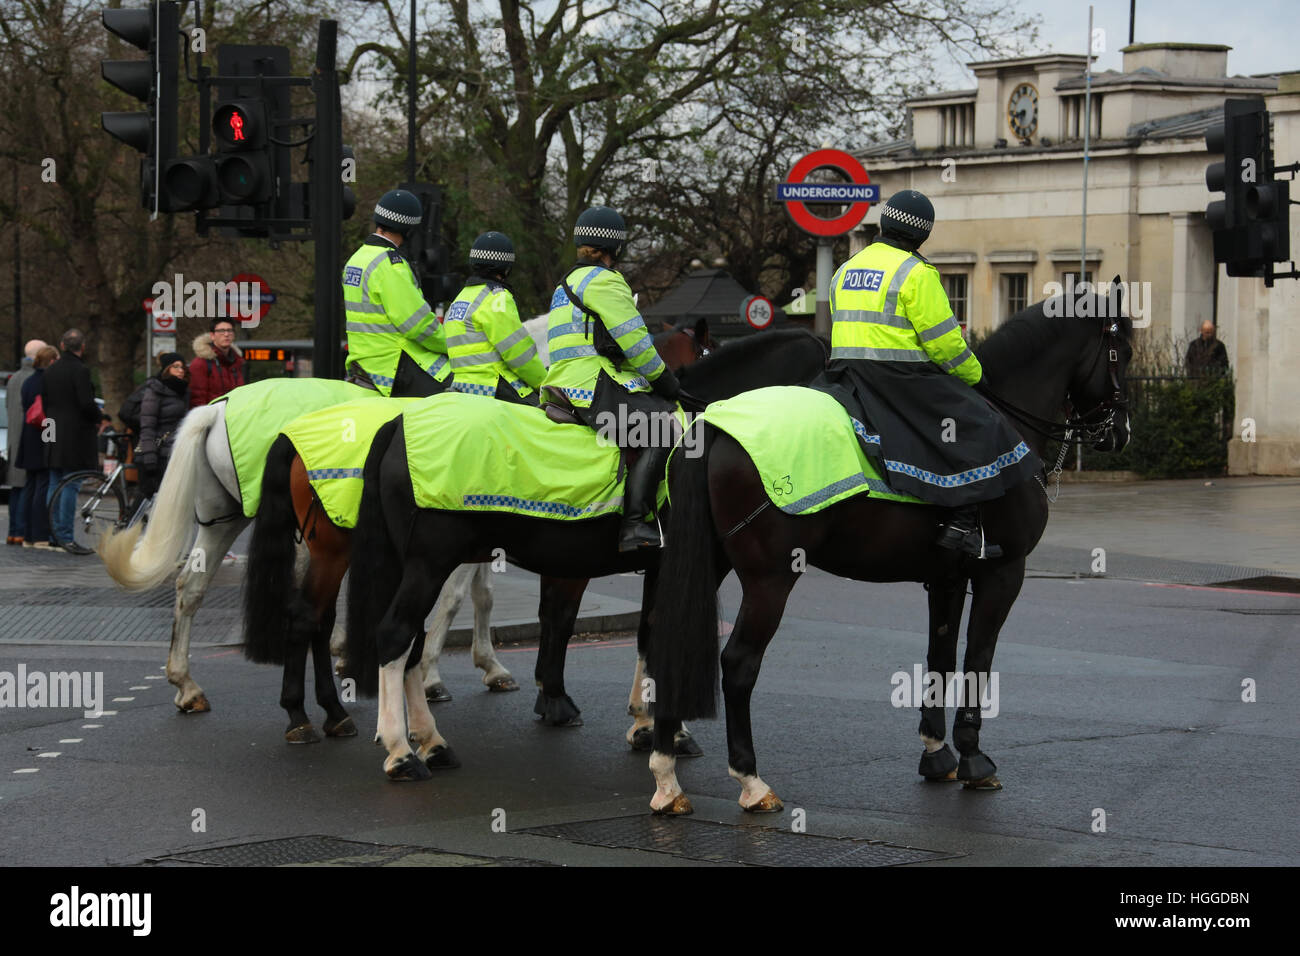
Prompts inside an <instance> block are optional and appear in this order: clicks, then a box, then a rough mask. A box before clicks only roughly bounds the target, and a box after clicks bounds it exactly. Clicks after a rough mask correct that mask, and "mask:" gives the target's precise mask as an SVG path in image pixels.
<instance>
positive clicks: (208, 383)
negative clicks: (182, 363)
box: [190, 319, 244, 408]
mask: <svg viewBox="0 0 1300 956" xmlns="http://www.w3.org/2000/svg"><path fill="white" fill-rule="evenodd" d="M208 328H209V331H207V332H205V333H203V334H202V335H200V336H199V337H198V338H196V339H195V340H194V359H193V361H191V362H190V407H191V408H197V407H198V406H199V405H206V404H208V402H210V401H212V400H213V399H214V398H220V397H221V396H222V395H225V394H226V393H227V392H229V391H231V390H232V389H236V388H238V387H239V386H241V385H243V384H244V354H243V353H242V352H240V351H239V348H238V347H237V346H236V345H235V323H234V321H232V320H231V319H213V320H212V322H211V323H210V324H209V326H208Z"/></svg>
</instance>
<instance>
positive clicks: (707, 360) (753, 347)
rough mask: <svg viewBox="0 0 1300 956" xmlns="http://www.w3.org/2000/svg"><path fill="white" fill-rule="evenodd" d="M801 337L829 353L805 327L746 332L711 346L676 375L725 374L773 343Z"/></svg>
mask: <svg viewBox="0 0 1300 956" xmlns="http://www.w3.org/2000/svg"><path fill="white" fill-rule="evenodd" d="M805 339H812V340H813V341H815V342H816V343H817V344H818V346H819V347H820V348H822V349H823V350H824V351H826V354H827V355H828V356H829V355H830V352H829V350H827V349H826V346H825V344H824V343H823V341H822V340H821V339H820V338H818V337H817V336H815V335H813V334H812V333H811V332H809V331H808V330H807V329H772V330H771V331H766V332H759V333H756V334H754V335H747V336H745V338H743V339H737V340H734V341H731V342H728V343H727V344H726V345H725V346H722V347H719V348H716V349H713V350H712V351H710V352H709V354H708V355H706V356H704V357H703V358H701V359H700V360H699V361H698V362H695V363H694V364H693V365H688V366H687V367H686V368H684V369H682V370H681V372H679V373H678V377H679V378H680V377H681V376H682V375H683V373H689V375H690V376H691V377H692V378H695V377H704V378H708V377H713V376H718V375H726V374H728V373H730V372H731V371H732V370H733V369H735V368H743V367H745V366H747V365H749V364H750V363H752V362H753V361H754V359H755V358H756V357H758V356H760V355H762V354H763V353H765V352H766V351H767V350H768V349H771V348H773V347H774V344H775V343H780V342H785V343H786V347H789V346H790V345H793V344H794V343H796V342H802V341H803V340H805Z"/></svg>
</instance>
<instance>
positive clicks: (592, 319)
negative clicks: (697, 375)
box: [542, 206, 681, 551]
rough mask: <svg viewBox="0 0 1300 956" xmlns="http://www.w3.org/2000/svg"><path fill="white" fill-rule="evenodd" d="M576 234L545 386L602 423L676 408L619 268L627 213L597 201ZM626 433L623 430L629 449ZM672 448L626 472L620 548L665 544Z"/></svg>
mask: <svg viewBox="0 0 1300 956" xmlns="http://www.w3.org/2000/svg"><path fill="white" fill-rule="evenodd" d="M573 241H574V244H575V245H576V246H577V247H578V261H577V264H576V265H574V266H573V267H572V268H571V269H570V270H569V271H568V273H567V274H566V275H565V277H564V278H563V279H561V280H560V285H559V287H558V288H557V289H556V290H555V295H554V296H552V298H551V315H550V320H549V322H548V323H547V332H546V339H547V343H548V345H549V347H550V358H551V367H550V370H549V371H548V372H547V373H546V380H545V381H544V382H543V383H542V384H543V387H544V389H545V390H546V391H550V390H552V389H554V390H556V391H559V392H561V393H563V395H564V397H565V398H567V400H568V404H569V405H570V406H571V407H572V408H573V410H574V412H575V413H576V414H577V415H578V417H579V418H581V419H582V420H583V421H584V422H586V423H587V424H588V425H590V426H591V427H592V428H597V429H602V419H603V421H609V419H608V418H605V417H604V416H602V413H609V414H610V415H613V416H615V418H614V419H613V420H614V421H617V422H628V421H632V420H634V419H635V417H636V416H638V415H663V414H672V413H673V412H674V411H676V409H677V404H676V399H677V396H678V394H679V393H680V391H681V388H680V386H679V385H678V383H677V376H676V375H674V374H673V373H672V370H671V369H669V368H668V366H666V365H665V364H664V362H663V359H661V358H660V357H659V353H658V352H656V351H655V347H654V342H653V340H652V339H651V336H650V333H649V331H648V330H647V329H646V326H645V321H644V320H643V319H642V318H641V315H640V313H639V312H637V308H636V303H635V301H633V299H632V290H631V289H630V288H629V287H628V284H627V281H626V280H625V279H624V278H623V276H622V275H621V274H620V273H619V272H617V271H615V269H614V262H615V261H616V260H617V259H618V258H619V257H620V256H621V255H622V254H623V251H624V249H625V248H626V246H627V225H626V224H625V223H624V222H623V217H622V216H620V215H619V214H618V213H617V212H615V211H614V210H613V209H610V208H609V207H608V206H593V207H592V208H590V209H588V210H586V211H585V212H583V213H582V215H580V216H579V217H578V222H577V224H576V225H575V226H574V229H573ZM546 400H547V398H546V396H545V393H544V397H543V401H546ZM560 404H563V402H561V403H560ZM620 408H622V411H621V412H620ZM650 420H651V421H655V420H656V419H650ZM643 431H644V430H643ZM650 431H652V432H657V429H650ZM602 432H603V433H607V432H605V430H604V429H602ZM624 438H625V436H622V435H619V436H618V440H619V443H620V447H625V448H626V447H627V446H625V445H623V439H624ZM670 450H671V449H669V448H661V447H650V448H645V449H643V450H642V454H641V456H640V457H639V458H638V459H637V460H636V462H635V463H634V464H633V466H632V468H631V470H630V472H629V474H628V478H627V487H626V490H625V491H624V499H623V517H624V521H623V530H622V533H621V535H620V538H619V550H620V551H631V550H635V549H636V548H638V547H642V546H658V545H659V544H660V538H659V532H658V528H657V526H656V524H655V523H654V521H653V517H654V506H655V492H656V489H657V486H658V481H659V478H660V477H662V475H663V469H664V462H665V460H666V459H667V457H668V452H669V451H670Z"/></svg>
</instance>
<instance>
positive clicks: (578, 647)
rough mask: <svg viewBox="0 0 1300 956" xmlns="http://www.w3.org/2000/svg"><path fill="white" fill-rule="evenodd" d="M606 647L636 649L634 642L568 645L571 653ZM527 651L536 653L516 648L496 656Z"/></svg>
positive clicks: (501, 651) (528, 649) (527, 650)
mask: <svg viewBox="0 0 1300 956" xmlns="http://www.w3.org/2000/svg"><path fill="white" fill-rule="evenodd" d="M607 647H636V641H617V642H611V641H592V642H591V643H589V644H570V645H569V650H571V651H581V650H586V649H588V648H596V649H597V650H603V649H605V648H607ZM529 651H533V652H536V651H537V648H535V647H516V648H507V649H504V650H502V649H498V650H497V653H498V654H526V653H528V652H529Z"/></svg>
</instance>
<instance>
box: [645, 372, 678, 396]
mask: <svg viewBox="0 0 1300 956" xmlns="http://www.w3.org/2000/svg"><path fill="white" fill-rule="evenodd" d="M650 388H651V389H653V390H654V393H655V394H656V395H658V396H660V397H661V398H666V399H668V401H670V402H675V401H677V395H678V393H680V392H681V390H682V386H681V385H680V384H679V383H678V381H677V376H676V375H674V374H673V370H672V369H670V368H668V367H667V366H665V367H664V370H663V371H662V372H660V373H659V377H658V378H657V379H655V380H654V381H653V382H651V383H650Z"/></svg>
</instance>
